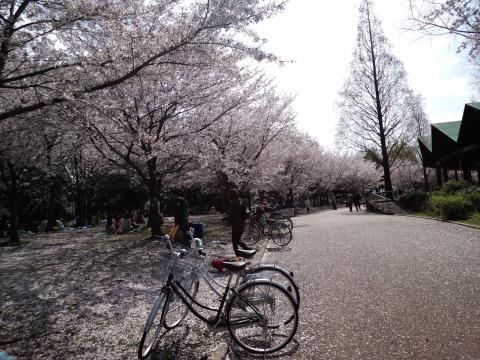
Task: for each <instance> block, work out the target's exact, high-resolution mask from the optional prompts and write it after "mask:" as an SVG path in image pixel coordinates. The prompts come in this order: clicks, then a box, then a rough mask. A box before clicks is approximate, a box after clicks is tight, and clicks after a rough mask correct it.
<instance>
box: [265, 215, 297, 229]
mask: <svg viewBox="0 0 480 360" xmlns="http://www.w3.org/2000/svg"><path fill="white" fill-rule="evenodd" d="M270 219H271V220H280V221H284V222H285V223H286V224H287V226H288V228H289V229H290V230H292V231H293V221H292V218H291V217H290V216H288V215H285V214H284V213H283V212H282V211H281V210H273V211H271V212H270Z"/></svg>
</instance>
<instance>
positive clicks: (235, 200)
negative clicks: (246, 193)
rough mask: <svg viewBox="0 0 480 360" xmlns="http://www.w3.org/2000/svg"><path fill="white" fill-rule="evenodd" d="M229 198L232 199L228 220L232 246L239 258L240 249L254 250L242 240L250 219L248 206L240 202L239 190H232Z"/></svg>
mask: <svg viewBox="0 0 480 360" xmlns="http://www.w3.org/2000/svg"><path fill="white" fill-rule="evenodd" d="M228 197H229V199H230V211H229V217H228V220H229V223H230V225H231V226H232V246H233V251H235V255H237V256H238V255H239V254H238V248H239V247H241V248H242V249H244V250H252V248H250V247H249V246H248V245H247V244H245V243H244V242H243V241H242V240H241V238H242V234H243V231H244V230H245V219H246V218H247V217H248V213H247V206H246V205H245V204H244V203H243V202H242V201H241V200H240V196H239V192H238V190H237V189H230V190H229V192H228Z"/></svg>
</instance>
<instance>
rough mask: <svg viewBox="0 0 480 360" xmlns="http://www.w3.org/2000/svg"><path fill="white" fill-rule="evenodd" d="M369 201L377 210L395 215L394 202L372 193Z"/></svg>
mask: <svg viewBox="0 0 480 360" xmlns="http://www.w3.org/2000/svg"><path fill="white" fill-rule="evenodd" d="M368 201H369V202H370V204H371V205H372V206H373V207H375V208H377V209H378V210H380V211H381V212H383V213H385V214H389V215H391V214H393V211H392V207H393V206H392V201H393V200H391V199H389V198H387V197H385V196H382V195H379V194H375V193H370V194H369V195H368Z"/></svg>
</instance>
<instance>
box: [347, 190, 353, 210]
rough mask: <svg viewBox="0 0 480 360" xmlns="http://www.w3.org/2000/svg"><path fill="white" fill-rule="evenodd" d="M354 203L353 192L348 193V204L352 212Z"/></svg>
mask: <svg viewBox="0 0 480 360" xmlns="http://www.w3.org/2000/svg"><path fill="white" fill-rule="evenodd" d="M352 204H353V195H352V194H351V193H348V194H347V206H348V208H349V209H350V212H352Z"/></svg>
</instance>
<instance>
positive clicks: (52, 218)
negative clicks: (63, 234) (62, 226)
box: [45, 179, 57, 231]
mask: <svg viewBox="0 0 480 360" xmlns="http://www.w3.org/2000/svg"><path fill="white" fill-rule="evenodd" d="M56 191H57V187H56V186H55V182H54V181H53V179H50V186H49V187H48V192H49V194H48V206H47V227H46V229H45V231H52V230H53V227H54V226H55V225H57V211H56V204H55V194H56Z"/></svg>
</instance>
